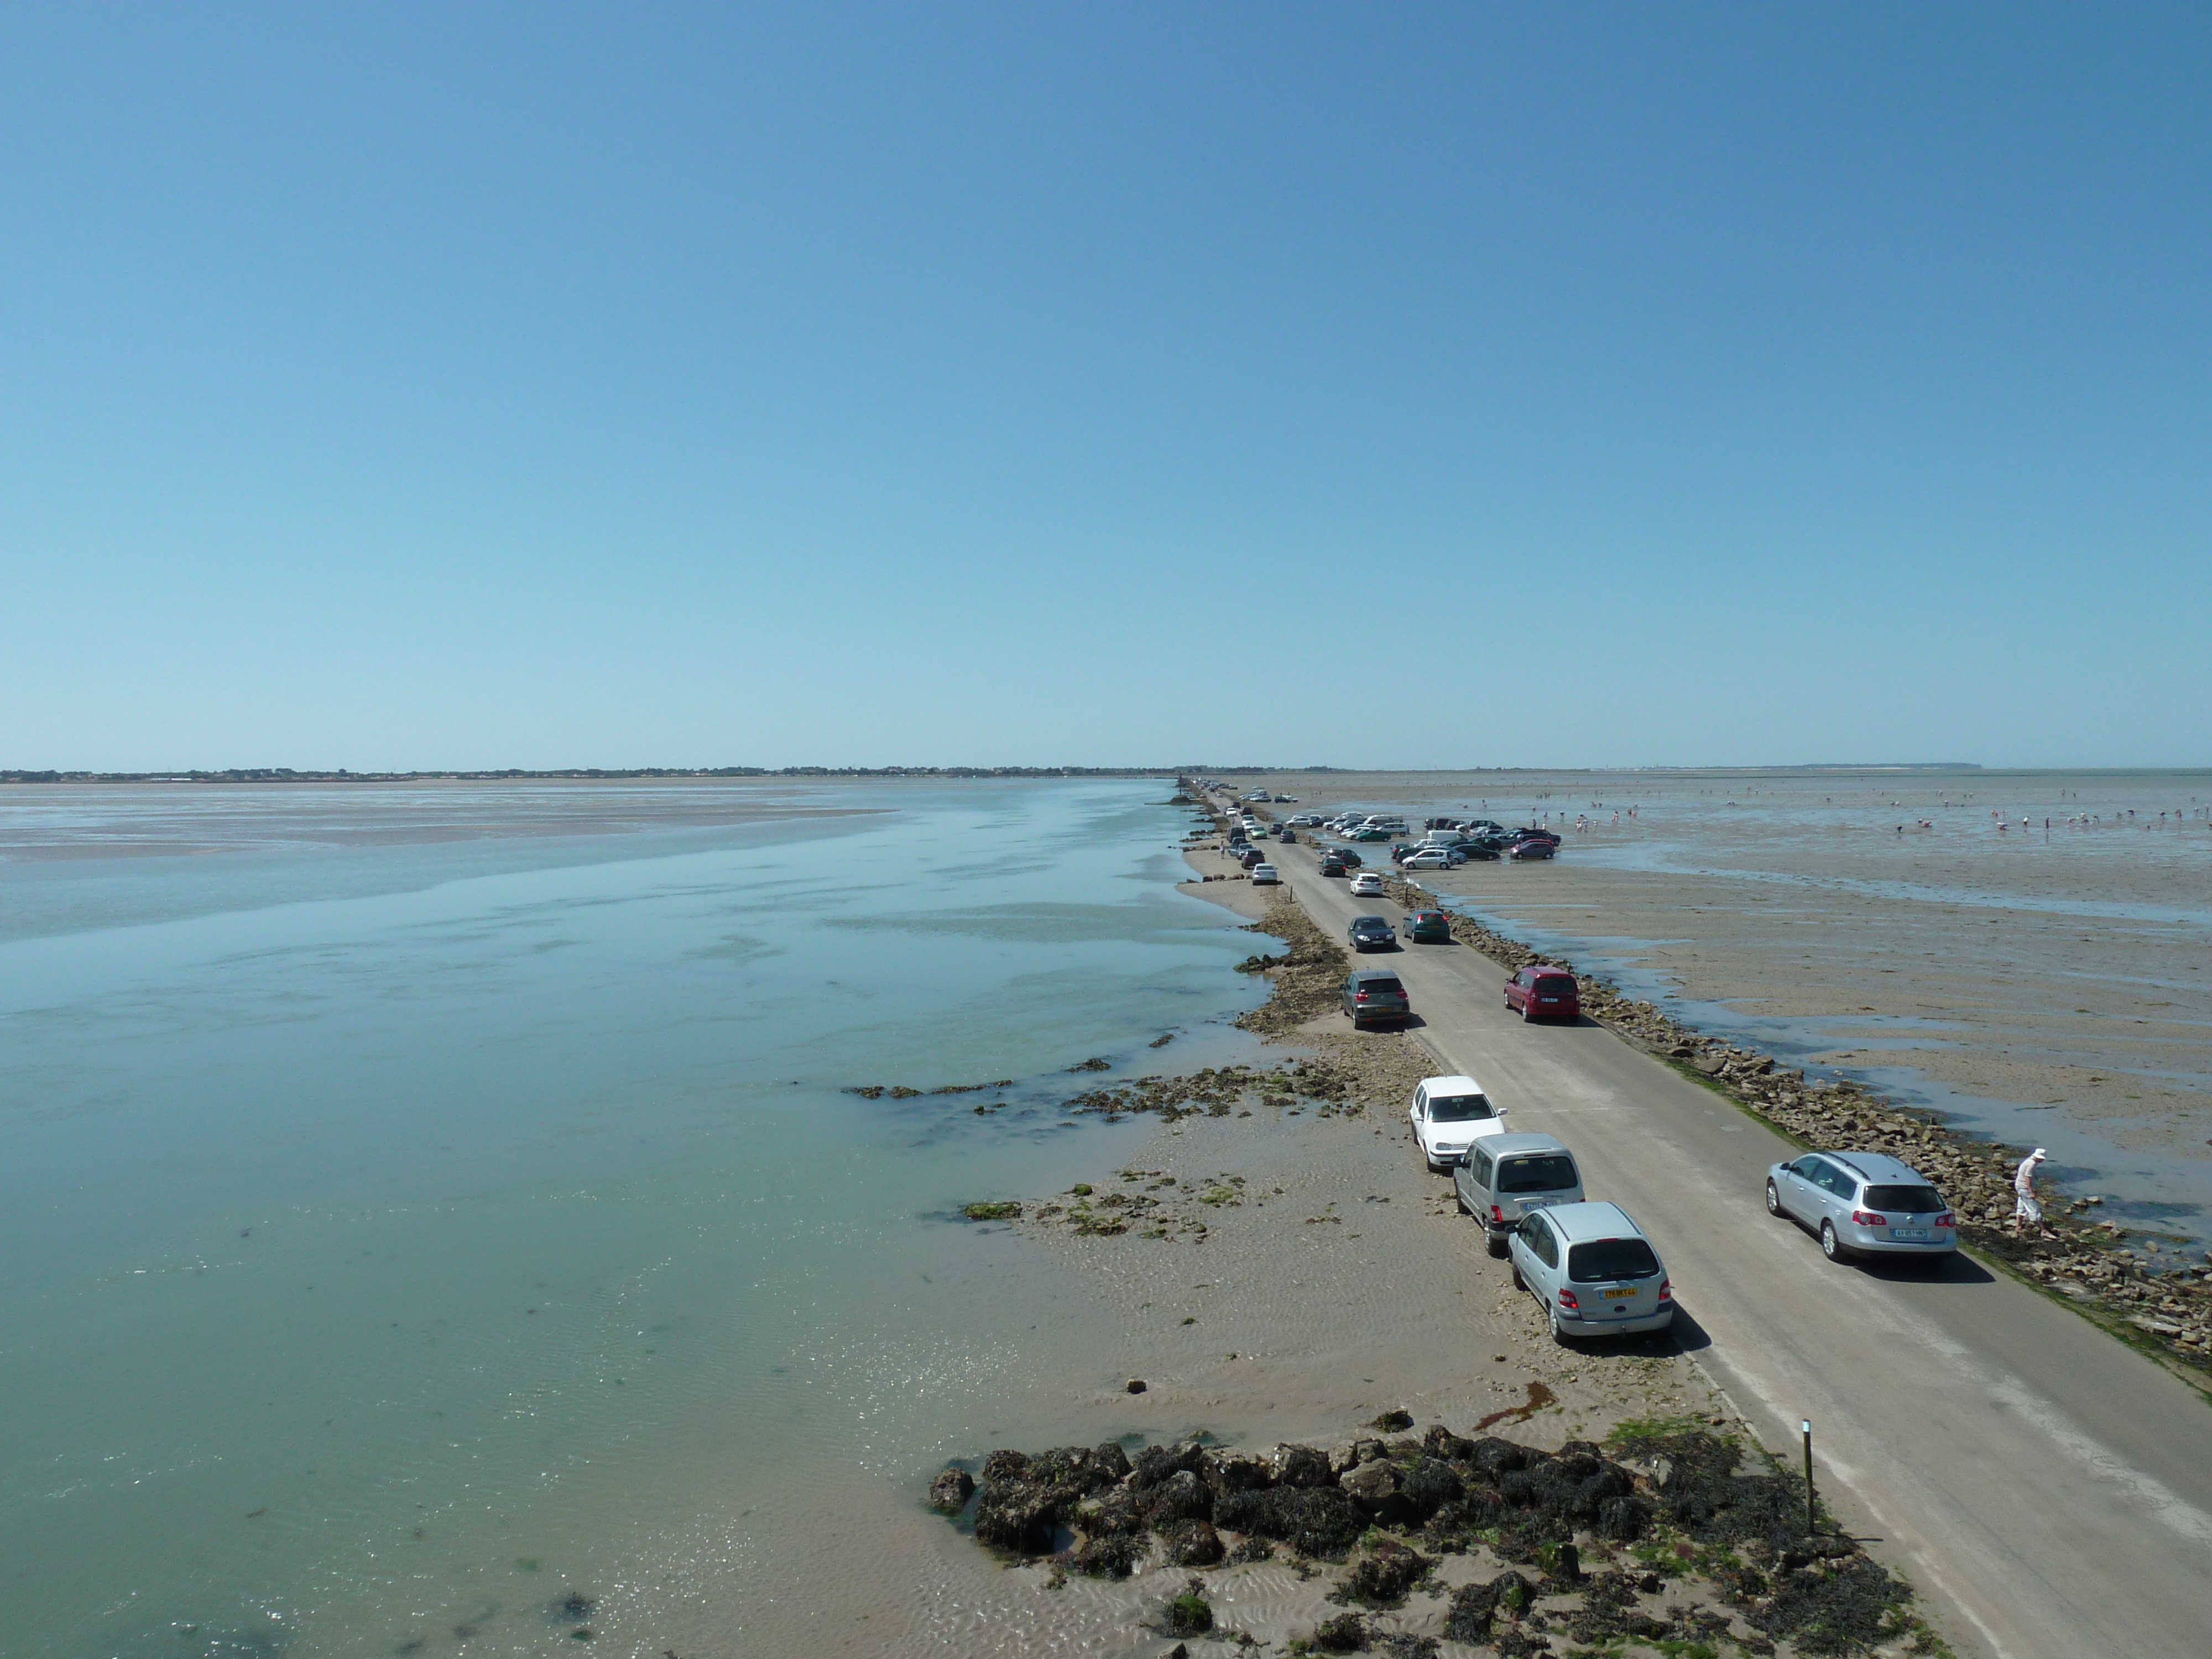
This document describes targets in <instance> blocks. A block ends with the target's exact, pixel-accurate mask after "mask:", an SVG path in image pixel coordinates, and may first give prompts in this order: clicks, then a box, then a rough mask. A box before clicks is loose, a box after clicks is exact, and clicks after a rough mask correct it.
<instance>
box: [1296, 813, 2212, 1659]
mask: <svg viewBox="0 0 2212 1659" xmlns="http://www.w3.org/2000/svg"><path fill="white" fill-rule="evenodd" d="M1274 858H1275V861H1276V863H1277V864H1278V865H1279V866H1281V868H1282V871H1283V874H1284V878H1285V880H1287V881H1289V882H1291V884H1293V885H1294V886H1295V888H1296V889H1297V896H1298V899H1299V901H1300V902H1301V903H1303V904H1304V906H1305V907H1306V908H1307V910H1308V912H1309V913H1310V915H1313V917H1314V918H1315V920H1316V921H1318V922H1319V923H1320V924H1321V926H1322V927H1323V928H1324V929H1325V930H1327V931H1328V932H1330V933H1333V934H1334V936H1335V937H1337V938H1339V939H1341V938H1343V937H1344V930H1345V928H1346V926H1347V925H1348V924H1349V923H1350V921H1351V920H1352V917H1353V916H1355V915H1388V916H1389V917H1390V919H1391V920H1392V921H1394V922H1395V921H1396V920H1397V919H1398V917H1399V915H1400V914H1401V912H1400V910H1399V908H1398V907H1397V906H1395V905H1394V904H1391V903H1389V902H1388V901H1385V900H1381V899H1373V898H1366V899H1354V898H1352V896H1350V895H1349V894H1348V893H1347V892H1346V884H1345V883H1344V882H1342V881H1339V880H1324V879H1323V878H1322V877H1321V875H1320V874H1319V873H1318V868H1317V864H1316V859H1315V856H1314V852H1313V849H1312V848H1310V847H1307V846H1303V845H1301V846H1297V847H1293V848H1279V849H1278V850H1277V851H1276V852H1275V854H1274ZM1365 960H1366V961H1367V963H1369V964H1370V965H1375V966H1380V965H1383V964H1385V963H1387V964H1389V966H1392V967H1395V968H1396V969H1398V970H1399V972H1400V973H1401V975H1403V977H1404V979H1405V981H1406V985H1407V989H1408V990H1409V991H1410V992H1411V993H1412V995H1413V1007H1414V1009H1415V1011H1416V1012H1417V1014H1418V1015H1419V1016H1420V1018H1421V1019H1422V1021H1423V1028H1422V1035H1423V1036H1425V1038H1426V1039H1427V1041H1428V1042H1430V1043H1431V1045H1433V1046H1434V1048H1436V1050H1437V1053H1438V1054H1440V1055H1441V1056H1442V1057H1443V1060H1444V1062H1445V1064H1446V1065H1447V1066H1449V1067H1450V1068H1452V1069H1453V1070H1455V1071H1463V1072H1466V1073H1469V1074H1471V1075H1473V1076H1474V1077H1475V1078H1476V1079H1479V1080H1480V1082H1481V1083H1482V1085H1483V1086H1484V1088H1485V1089H1486V1091H1488V1093H1489V1094H1490V1096H1491V1097H1492V1099H1494V1100H1496V1101H1497V1102H1498V1103H1499V1104H1501V1105H1503V1106H1505V1107H1507V1108H1508V1109H1510V1115H1511V1119H1512V1127H1515V1128H1516V1129H1523V1130H1540V1131H1542V1132H1545V1133H1551V1134H1554V1135H1557V1136H1558V1137H1559V1139H1561V1140H1563V1141H1565V1143H1566V1144H1567V1145H1568V1146H1571V1147H1572V1148H1573V1149H1574V1151H1575V1152H1576V1154H1577V1157H1578V1158H1580V1159H1581V1161H1582V1165H1583V1172H1584V1183H1585V1189H1586V1190H1587V1191H1588V1192H1589V1194H1590V1196H1592V1197H1593V1198H1608V1199H1613V1200H1617V1201H1619V1202H1620V1203H1621V1204H1622V1205H1623V1206H1626V1208H1627V1209H1628V1211H1629V1212H1631V1213H1632V1214H1633V1215H1634V1216H1635V1217H1636V1218H1637V1219H1638V1221H1639V1222H1641V1223H1642V1224H1643V1225H1644V1228H1645V1230H1646V1231H1648V1232H1649V1233H1650V1236H1651V1237H1652V1239H1653V1240H1654V1242H1655V1243H1656V1244H1657V1245H1658V1247H1659V1249H1660V1251H1661V1253H1662V1255H1664V1256H1665V1257H1666V1260H1667V1265H1668V1271H1669V1273H1671V1275H1672V1276H1673V1279H1674V1287H1675V1290H1676V1292H1677V1294H1678V1296H1679V1297H1680V1304H1681V1308H1682V1310H1683V1312H1684V1313H1685V1314H1686V1315H1688V1316H1690V1317H1691V1318H1692V1320H1693V1321H1694V1322H1695V1327H1696V1328H1695V1329H1694V1330H1690V1331H1687V1332H1686V1333H1685V1335H1686V1343H1687V1346H1690V1347H1691V1348H1692V1351H1693V1352H1694V1354H1695V1357H1696V1358H1697V1359H1698V1360H1699V1363H1701V1364H1704V1365H1705V1367H1706V1368H1707V1370H1709V1371H1710V1372H1711V1375H1712V1376H1714V1378H1715V1380H1716V1381H1717V1382H1718V1383H1720V1384H1721V1385H1722V1386H1723V1388H1725V1389H1727V1390H1728V1391H1729V1395H1731V1397H1733V1398H1734V1400H1735V1402H1736V1404H1737V1406H1738V1407H1740V1408H1741V1410H1742V1411H1743V1412H1744V1413H1746V1414H1747V1417H1748V1418H1749V1419H1751V1421H1752V1422H1753V1425H1755V1426H1756V1427H1757V1429H1758V1430H1759V1432H1760V1433H1761V1435H1762V1437H1764V1438H1765V1440H1766V1443H1767V1444H1768V1445H1769V1446H1770V1447H1772V1448H1774V1449H1777V1450H1788V1449H1794V1448H1795V1447H1796V1444H1797V1443H1798V1422H1799V1419H1801V1418H1806V1417H1809V1418H1811V1419H1813V1420H1814V1430H1815V1435H1816V1454H1817V1456H1818V1459H1819V1473H1820V1479H1821V1480H1822V1481H1823V1482H1824V1492H1823V1495H1824V1496H1825V1497H1826V1498H1827V1499H1828V1501H1829V1502H1830V1504H1832V1507H1833V1508H1834V1509H1835V1510H1836V1512H1837V1514H1838V1516H1840V1517H1841V1518H1842V1519H1843V1520H1844V1522H1845V1523H1846V1524H1847V1525H1849V1526H1850V1527H1851V1528H1852V1529H1853V1530H1854V1531H1855V1532H1856V1533H1857V1534H1859V1535H1860V1536H1862V1537H1865V1538H1868V1539H1869V1541H1876V1540H1878V1541H1879V1542H1873V1543H1872V1544H1871V1547H1874V1548H1875V1551H1876V1552H1877V1553H1878V1554H1880V1555H1881V1556H1882V1557H1883V1558H1884V1559H1888V1560H1890V1561H1892V1562H1893V1563H1894V1564H1895V1565H1898V1566H1899V1567H1900V1568H1901V1569H1903V1570H1904V1571H1905V1572H1907V1573H1908V1574H1909V1575H1910V1576H1911V1577H1912V1578H1913V1580H1914V1582H1915V1583H1917V1584H1918V1585H1919V1586H1920V1587H1921V1589H1922V1590H1923V1595H1925V1596H1926V1597H1927V1598H1928V1600H1929V1604H1930V1605H1929V1612H1930V1613H1932V1614H1933V1615H1934V1616H1935V1617H1936V1620H1937V1621H1938V1623H1939V1624H1940V1625H1941V1626H1942V1627H1943V1628H1944V1632H1945V1634H1946V1635H1947V1636H1948V1638H1950V1639H1951V1640H1952V1642H1953V1644H1954V1645H1955V1646H1956V1647H1958V1648H1959V1650H1960V1651H1961V1653H1972V1652H1976V1651H1979V1652H1982V1653H1984V1654H1988V1655H1992V1656H2003V1659H2135V1656H2141V1659H2185V1656H2192V1655H2206V1654H2212V1407H2208V1406H2207V1405H2206V1404H2205V1402H2204V1401H2203V1400H2202V1399H2201V1398H2199V1396H2198V1395H2197V1394H2196V1393H2195V1392H2194V1391H2193V1390H2192V1389H2190V1388H2189V1387H2188V1386H2187V1385H2186V1384H2185V1383H2182V1382H2181V1381H2180V1380H2179V1379H2178V1378H2176V1377H2174V1376H2172V1375H2170V1374H2169V1373H2167V1372H2166V1371H2165V1370H2161V1369H2160V1368H2159V1367H2158V1366H2157V1365H2155V1364H2152V1363H2151V1362H2150V1361H2149V1360H2148V1359H2145V1358H2142V1356H2141V1355H2138V1354H2136V1353H2135V1352H2133V1351H2131V1350H2130V1349H2128V1348H2126V1347H2124V1346H2122V1345H2121V1344H2119V1343H2118V1342H2116V1341H2114V1340H2112V1339H2111V1338H2110V1337H2108V1336H2106V1335H2104V1334H2101V1333H2100V1332H2099V1331H2098V1330H2096V1329H2095V1328H2093V1327H2092V1326H2091V1325H2090V1324H2089V1323H2088V1322H2087V1321H2086V1320H2083V1319H2081V1318H2078V1317H2076V1316H2074V1315H2073V1314H2070V1313H2069V1312H2068V1311H2066V1310H2064V1309H2063V1308H2061V1307H2059V1306H2057V1305H2056V1304H2053V1303H2051V1302H2050V1301H2048V1300H2046V1299H2045V1297H2041V1296H2039V1295H2038V1294H2036V1293H2035V1292H2033V1291H2030V1290H2028V1289H2027V1288H2026V1287H2025V1286H2024V1285H2020V1284H2017V1283H2015V1281H2013V1280H2011V1279H2006V1278H2002V1277H1996V1276H1992V1275H1991V1274H1990V1273H1987V1272H1985V1271H1984V1270H1983V1269H1982V1268H1981V1267H1978V1265H1977V1264H1975V1263H1973V1262H1972V1261H1970V1260H1968V1259H1966V1258H1965V1257H1960V1259H1959V1260H1958V1261H1957V1262H1956V1263H1955V1264H1954V1265H1953V1266H1952V1267H1949V1268H1948V1269H1939V1270H1938V1271H1936V1273H1932V1274H1931V1273H1929V1270H1928V1269H1926V1268H1925V1267H1918V1266H1906V1267H1887V1266H1884V1267H1864V1266H1836V1265H1831V1264H1830V1263H1829V1262H1828V1261H1826V1260H1825V1259H1824V1258H1823V1257H1822V1256H1821V1255H1820V1249H1819V1247H1818V1246H1817V1244H1816V1243H1814V1240H1813V1239H1812V1238H1811V1237H1809V1236H1808V1235H1807V1234H1806V1233H1805V1232H1804V1231H1802V1230H1801V1229H1799V1228H1797V1227H1796V1226H1794V1225H1790V1224H1789V1223H1786V1222H1780V1221H1776V1220H1774V1219H1772V1218H1770V1217H1769V1216H1768V1215H1767V1214H1766V1212H1765V1206H1764V1204H1763V1202H1762V1201H1761V1195H1762V1193H1763V1191H1764V1182H1765V1170H1766V1166H1767V1165H1768V1164H1771V1163H1773V1162H1774V1161H1776V1159H1778V1158H1781V1157H1783V1156H1784V1155H1785V1153H1786V1152H1788V1146H1787V1143H1786V1142H1784V1141H1783V1140H1782V1139H1779V1138H1778V1137H1777V1136H1776V1135H1775V1134H1774V1133H1771V1131H1770V1130H1768V1129H1767V1128H1766V1127H1765V1126H1763V1125H1761V1124H1759V1123H1758V1122H1756V1121H1753V1120H1752V1119H1751V1118H1749V1117H1747V1116H1746V1115H1744V1114H1743V1113H1741V1112H1740V1111H1738V1110H1736V1109H1735V1108H1734V1107H1732V1106H1730V1105H1729V1104H1728V1103H1725V1102H1724V1101H1723V1100H1721V1099H1719V1098H1718V1097H1716V1096H1715V1095H1713V1094H1712V1093H1711V1091H1707V1090H1705V1089H1703V1088H1700V1087H1699V1086H1698V1085H1695V1084H1693V1083H1692V1082H1690V1081H1689V1080H1688V1079H1685V1078H1683V1077H1681V1076H1680V1075H1679V1074H1678V1073H1675V1072H1674V1071H1673V1070H1672V1069H1670V1068H1669V1067H1668V1066H1664V1065H1662V1064H1661V1063H1660V1062H1659V1061H1658V1060H1655V1059H1653V1058H1652V1057H1651V1056H1650V1055H1648V1054H1644V1053H1642V1052H1641V1051H1639V1050H1638V1049H1636V1048H1632V1047H1631V1046H1629V1045H1628V1044H1627V1043H1626V1042H1622V1041H1621V1040H1620V1039H1619V1038H1618V1037H1616V1036H1613V1033H1612V1032H1610V1031H1608V1030H1605V1029H1604V1028H1603V1027H1601V1026H1598V1025H1595V1024H1587V1023H1585V1024H1580V1025H1577V1026H1573V1027H1565V1028H1562V1027H1557V1026H1541V1025H1538V1026H1532V1025H1523V1024H1522V1023H1521V1022H1520V1021H1519V1020H1518V1019H1517V1018H1515V1017H1513V1016H1511V1015H1510V1014H1508V1013H1507V1012H1505V1009H1504V1000H1503V997H1502V995H1501V994H1500V987H1502V986H1503V984H1504V981H1505V979H1506V974H1505V972H1504V969H1501V968H1499V967H1498V964H1497V963H1493V962H1492V961H1491V960H1490V959H1489V958H1488V957H1484V956H1482V955H1481V954H1480V952H1478V951H1473V950H1471V949H1469V948H1468V947H1467V946H1465V945H1418V946H1408V947H1407V948H1405V949H1403V950H1401V951H1395V952H1391V953H1380V952H1378V953H1375V954H1372V955H1370V956H1369V957H1367V958H1365ZM1470 1225H1471V1224H1470ZM1468 1261H1469V1263H1470V1264H1472V1265H1474V1267H1477V1268H1478V1269H1480V1270H1481V1271H1486V1272H1494V1273H1504V1272H1505V1271H1506V1267H1505V1264H1504V1263H1503V1262H1498V1261H1492V1260H1491V1259H1490V1258H1489V1257H1488V1256H1487V1255H1485V1254H1484V1253H1483V1251H1482V1250H1481V1249H1480V1245H1479V1244H1478V1243H1476V1236H1475V1235H1474V1233H1473V1232H1472V1231H1470V1233H1469V1236H1468ZM1700 1333H1702V1336H1701V1335H1700ZM1704 1343H1709V1346H1701V1344H1704Z"/></svg>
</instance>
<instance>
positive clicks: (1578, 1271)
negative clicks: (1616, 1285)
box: [1567, 1238, 1659, 1285]
mask: <svg viewBox="0 0 2212 1659" xmlns="http://www.w3.org/2000/svg"><path fill="white" fill-rule="evenodd" d="M1658 1271H1659V1258H1658V1257H1657V1256H1656V1255H1653V1254H1652V1253H1651V1247H1650V1245H1649V1244H1647V1243H1644V1241H1643V1240H1642V1239H1640V1238H1596V1239H1592V1240H1591V1241H1590V1242H1589V1243H1587V1244H1577V1245H1575V1246H1574V1247H1573V1248H1572V1249H1569V1250H1568V1252H1567V1277H1568V1278H1569V1279H1572V1280H1574V1281H1575V1283H1577V1285H1595V1284H1600V1283H1602V1282H1603V1281H1604V1280H1606V1279H1649V1278H1650V1277H1651V1276H1652V1275H1653V1274H1654V1273H1657V1272H1658Z"/></svg>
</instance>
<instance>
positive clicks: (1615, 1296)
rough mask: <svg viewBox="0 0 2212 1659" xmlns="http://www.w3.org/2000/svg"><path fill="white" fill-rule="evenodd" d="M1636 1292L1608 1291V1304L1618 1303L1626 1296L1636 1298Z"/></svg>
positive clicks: (1606, 1297)
mask: <svg viewBox="0 0 2212 1659" xmlns="http://www.w3.org/2000/svg"><path fill="white" fill-rule="evenodd" d="M1635 1294H1636V1292H1635V1291H1607V1292H1606V1293H1605V1299H1606V1300H1607V1301H1608V1302H1618V1301H1619V1300H1620V1298H1621V1297H1624V1296H1634V1295H1635Z"/></svg>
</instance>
